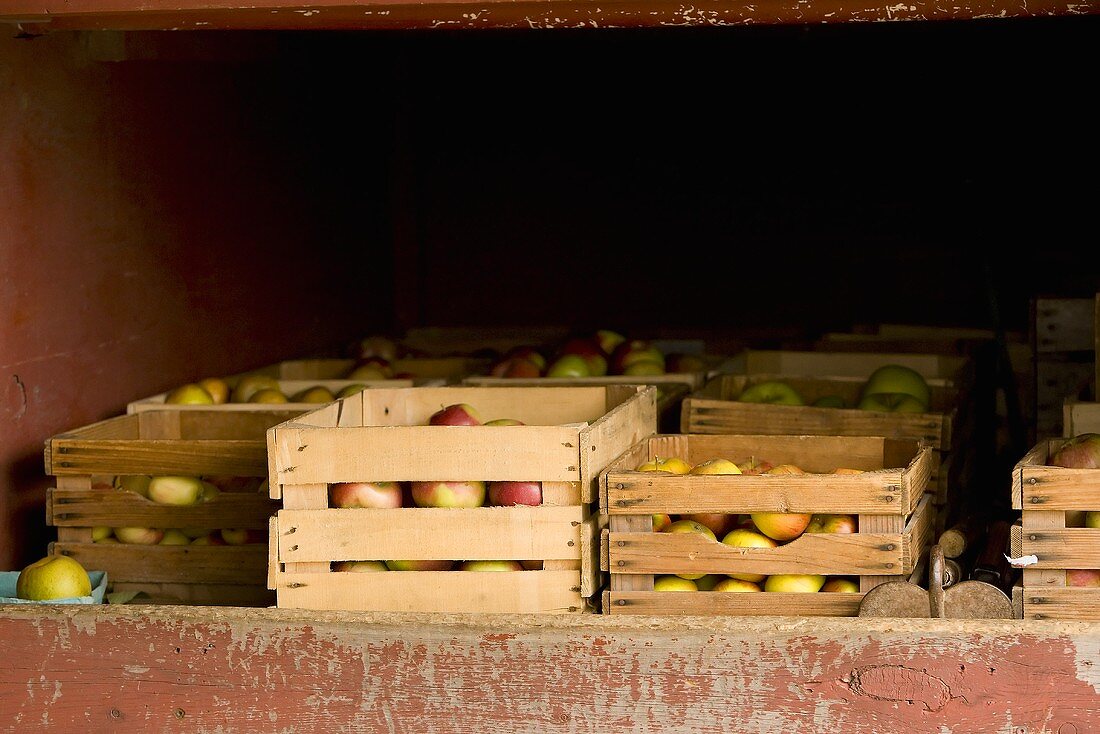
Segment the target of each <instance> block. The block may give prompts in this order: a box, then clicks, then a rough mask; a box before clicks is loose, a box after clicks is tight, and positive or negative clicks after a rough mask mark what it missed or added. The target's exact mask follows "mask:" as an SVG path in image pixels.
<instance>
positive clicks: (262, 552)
mask: <svg viewBox="0 0 1100 734" xmlns="http://www.w3.org/2000/svg"><path fill="white" fill-rule="evenodd" d="M51 553H63V554H65V555H67V556H72V557H73V558H75V559H76V560H78V561H80V563H81V565H83V566H84V568H86V569H88V570H90V571H106V572H107V581H108V584H114V583H121V582H142V583H145V582H153V583H188V584H255V585H256V586H258V587H260V588H264V580H265V578H266V575H267V543H252V544H249V545H125V544H122V543H109V544H105V543H61V542H57V543H52V544H51Z"/></svg>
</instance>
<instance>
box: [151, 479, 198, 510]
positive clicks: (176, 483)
mask: <svg viewBox="0 0 1100 734" xmlns="http://www.w3.org/2000/svg"><path fill="white" fill-rule="evenodd" d="M206 491H207V490H206V487H205V486H204V485H203V482H202V480H201V479H199V478H198V477H189V476H159V477H153V478H152V480H151V481H150V482H149V499H151V500H152V501H153V502H156V503H157V504H161V505H194V504H198V503H199V502H201V501H202V498H203V494H205V493H206Z"/></svg>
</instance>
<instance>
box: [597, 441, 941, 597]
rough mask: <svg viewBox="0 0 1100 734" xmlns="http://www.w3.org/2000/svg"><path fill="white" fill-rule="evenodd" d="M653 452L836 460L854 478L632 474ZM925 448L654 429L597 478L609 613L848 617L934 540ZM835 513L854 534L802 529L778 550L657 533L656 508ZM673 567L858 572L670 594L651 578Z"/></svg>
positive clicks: (694, 458)
mask: <svg viewBox="0 0 1100 734" xmlns="http://www.w3.org/2000/svg"><path fill="white" fill-rule="evenodd" d="M657 456H664V457H669V456H679V457H681V458H683V459H685V460H686V461H687V462H688V463H691V464H696V463H699V462H701V461H705V460H707V459H710V458H713V457H718V456H723V457H726V458H729V459H731V460H733V461H741V460H742V459H745V458H749V457H752V456H755V457H757V458H762V459H767V460H768V461H770V462H772V463H773V464H781V463H791V464H795V465H797V466H799V467H801V468H803V469H804V470H805V471H807V472H831V471H832V470H833V469H835V468H837V467H838V466H843V467H848V468H853V469H862V470H864V472H863V473H861V474H839V475H838V474H823V473H822V474H813V473H808V474H804V475H797V476H795V475H760V476H749V475H733V476H728V475H725V476H723V475H711V476H697V475H690V474H688V475H675V474H668V473H660V472H644V471H636V470H635V467H637V466H639V465H640V464H642V463H643V462H645V461H648V460H652V459H653V458H654V457H657ZM931 469H932V449H931V447H929V446H927V445H926V444H923V443H921V442H919V441H914V440H901V439H889V438H883V437H867V436H862V437H850V436H765V435H721V436H708V435H688V434H679V435H663V436H652V437H649V438H647V439H645V440H644V441H641V442H639V443H638V444H635V445H634V446H633V447H631V449H630V450H629V451H627V452H625V453H624V454H623V455H622V456H620V457H619V458H618V459H616V460H615V461H614V462H613V463H612V464H611V465H610V466H609V467H608V468H607V469H606V470H605V471H604V472H603V474H602V475H601V478H600V491H601V496H600V509H601V512H603V513H605V514H606V515H607V517H608V530H607V532H605V533H604V534H603V542H602V544H601V545H602V554H601V564H602V567H603V568H604V570H606V571H607V572H608V573H609V574H610V580H609V585H608V589H607V591H606V592H605V593H604V595H603V611H604V612H605V613H608V614H658V615H660V614H692V615H695V614H700V615H716V614H735V615H766V614H774V615H811V616H818V615H824V616H854V615H855V614H857V613H858V611H859V603H860V601H861V600H862V598H863V594H864V593H866V592H867V591H868V590H870V589H871V588H874V587H875V586H877V585H878V584H880V583H884V582H886V581H890V580H901V579H905V578H908V577H909V575H910V574H911V573H912V571H913V570H914V567H915V565H916V563H917V560H918V558H919V557H920V555H921V553H922V552H923V551H924V550H925V549H926V548H927V546H928V545H929V544H930V543H931V542H932V539H933V537H934V535H933V518H932V514H933V513H932V506H931V497H930V495H929V494H927V492H926V490H927V488H928V479H929V475H930V472H931ZM709 512H718V513H752V512H808V513H844V514H855V515H857V516H858V522H859V528H858V532H856V533H852V534H847V535H843V534H803V535H802V536H800V537H798V538H796V539H795V540H793V541H791V542H789V543H786V544H783V545H780V546H779V547H777V548H748V549H746V548H733V547H730V546H726V545H723V544H721V543H715V542H713V541H710V540H708V539H706V538H702V537H700V536H697V535H694V534H690V533H659V532H658V533H655V532H653V515H654V514H656V513H668V514H688V513H709ZM674 573H704V574H710V573H714V574H728V573H753V574H763V575H770V574H776V573H814V574H824V575H827V576H832V575H840V576H858V577H859V578H860V592H859V593H831V592H818V593H812V594H811V593H803V594H799V593H777V592H760V593H756V592H753V593H723V592H707V591H699V592H690V593H670V592H660V591H654V590H653V582H654V578H655V576H658V575H662V574H674Z"/></svg>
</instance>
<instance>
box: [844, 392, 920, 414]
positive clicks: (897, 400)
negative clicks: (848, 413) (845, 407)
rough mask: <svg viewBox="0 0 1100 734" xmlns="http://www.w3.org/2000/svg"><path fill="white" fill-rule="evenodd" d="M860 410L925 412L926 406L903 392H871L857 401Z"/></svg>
mask: <svg viewBox="0 0 1100 734" xmlns="http://www.w3.org/2000/svg"><path fill="white" fill-rule="evenodd" d="M858 407H859V409H860V410H877V411H880V412H883V413H927V412H928V406H927V405H925V404H924V403H922V402H921V401H920V400H918V399H916V398H915V397H913V396H912V395H907V394H905V393H873V394H871V395H864V396H863V397H862V398H861V399H860V401H859V406H858Z"/></svg>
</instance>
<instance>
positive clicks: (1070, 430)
mask: <svg viewBox="0 0 1100 734" xmlns="http://www.w3.org/2000/svg"><path fill="white" fill-rule="evenodd" d="M1062 416H1063V418H1062V435H1063V436H1064V437H1067V438H1068V437H1070V436H1076V435H1078V434H1081V433H1100V403H1093V402H1081V401H1078V400H1067V401H1065V403H1063V404H1062Z"/></svg>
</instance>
